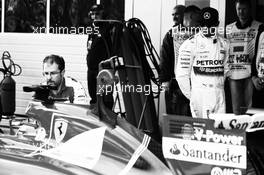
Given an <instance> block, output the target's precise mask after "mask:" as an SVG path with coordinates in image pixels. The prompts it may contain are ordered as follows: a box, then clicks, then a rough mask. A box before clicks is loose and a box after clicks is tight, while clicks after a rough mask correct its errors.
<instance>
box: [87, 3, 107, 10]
mask: <svg viewBox="0 0 264 175" xmlns="http://www.w3.org/2000/svg"><path fill="white" fill-rule="evenodd" d="M101 10H104V7H103V5H101V4H95V5H93V6H92V7H91V9H90V11H92V12H94V11H97V12H98V11H101Z"/></svg>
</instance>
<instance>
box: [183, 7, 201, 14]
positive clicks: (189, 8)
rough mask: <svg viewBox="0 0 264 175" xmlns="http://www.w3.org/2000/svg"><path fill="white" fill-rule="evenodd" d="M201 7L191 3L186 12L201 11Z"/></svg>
mask: <svg viewBox="0 0 264 175" xmlns="http://www.w3.org/2000/svg"><path fill="white" fill-rule="evenodd" d="M200 11H201V9H200V8H199V7H197V6H195V5H189V6H187V7H186V8H185V10H184V13H200Z"/></svg>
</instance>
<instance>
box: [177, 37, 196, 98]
mask: <svg viewBox="0 0 264 175" xmlns="http://www.w3.org/2000/svg"><path fill="white" fill-rule="evenodd" d="M194 50H195V44H194V42H193V41H191V40H190V39H188V40H186V41H185V42H184V43H183V44H182V45H181V47H180V49H179V57H178V63H177V65H176V66H175V67H176V70H175V75H176V80H177V82H178V84H179V87H180V89H181V91H182V93H183V94H184V95H185V96H186V97H187V98H188V99H190V97H191V81H190V80H191V70H192V63H193V59H194V54H193V51H194ZM175 62H176V61H175Z"/></svg>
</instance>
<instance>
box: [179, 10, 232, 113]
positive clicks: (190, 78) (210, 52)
mask: <svg viewBox="0 0 264 175" xmlns="http://www.w3.org/2000/svg"><path fill="white" fill-rule="evenodd" d="M201 17H202V26H204V27H203V28H202V29H203V30H201V31H200V32H199V33H198V34H196V35H194V36H193V37H191V38H189V39H188V40H186V41H185V42H184V43H183V44H182V46H181V47H180V51H179V59H178V64H177V69H176V79H177V81H178V83H179V86H180V88H181V90H182V92H183V94H184V95H185V96H186V97H187V98H188V99H190V108H191V112H192V117H195V118H208V115H209V114H210V113H225V94H224V79H225V75H226V73H227V67H226V63H227V58H228V54H229V49H228V48H229V44H228V42H227V41H226V40H225V39H223V38H222V37H220V36H218V35H217V34H216V30H217V28H216V27H217V26H218V24H219V16H218V11H217V10H216V9H213V8H210V7H206V8H204V9H202V11H201ZM210 29H212V30H210Z"/></svg>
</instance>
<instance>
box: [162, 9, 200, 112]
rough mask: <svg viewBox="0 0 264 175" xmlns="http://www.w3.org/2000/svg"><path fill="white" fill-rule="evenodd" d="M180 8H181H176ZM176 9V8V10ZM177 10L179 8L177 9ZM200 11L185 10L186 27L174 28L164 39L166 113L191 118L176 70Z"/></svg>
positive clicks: (163, 64) (163, 62) (187, 101)
mask: <svg viewBox="0 0 264 175" xmlns="http://www.w3.org/2000/svg"><path fill="white" fill-rule="evenodd" d="M176 7H179V6H176ZM176 7H175V8H176ZM176 9H177V8H176ZM199 17H200V9H199V8H198V7H196V6H194V5H192V6H188V7H186V8H185V10H184V16H183V18H184V21H183V23H184V25H182V24H180V25H177V26H174V27H173V28H172V29H171V30H170V31H169V32H168V33H167V34H166V36H165V38H164V39H163V44H162V48H161V61H160V68H161V73H160V75H159V78H160V81H161V82H162V85H163V86H164V87H165V89H166V91H165V100H166V112H167V113H168V114H178V115H185V116H191V112H190V108H189V103H190V102H189V100H188V99H187V98H186V97H185V96H184V95H183V94H182V92H181V90H180V88H179V86H178V83H177V81H176V79H175V75H174V72H175V68H176V66H174V65H176V64H177V60H178V54H179V48H180V46H181V44H182V43H183V41H185V40H186V39H188V38H189V37H190V36H191V35H192V32H191V31H190V30H188V27H196V26H199V22H200V21H199V20H200V18H199Z"/></svg>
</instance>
